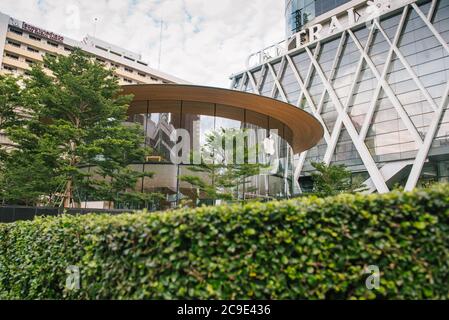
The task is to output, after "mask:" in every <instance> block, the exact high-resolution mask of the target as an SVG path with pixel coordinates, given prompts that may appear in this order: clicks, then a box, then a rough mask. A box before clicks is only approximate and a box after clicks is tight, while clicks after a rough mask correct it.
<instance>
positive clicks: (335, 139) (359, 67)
mask: <svg viewBox="0 0 449 320" xmlns="http://www.w3.org/2000/svg"><path fill="white" fill-rule="evenodd" d="M373 38H374V25H373V26H371V30H370V32H369V34H368V39H367V40H366V45H365V48H364V49H363V50H364V52H368V50H369V48H370V46H371V42H372V41H373ZM363 65H364V59H363V55H360V59H359V62H358V63H357V68H356V71H355V74H354V79H353V81H352V84H351V87H350V89H349V93H348V97H347V98H346V102H345V105H344V108H343V110H344V112H345V114H347V112H348V108H349V105H350V104H351V102H352V101H353V99H354V93H355V89H356V88H357V83H358V82H359V78H360V75H361V74H362V69H363ZM351 121H352V120H351ZM342 125H343V118H342V115H339V116H338V118H337V121H336V122H335V125H334V130H333V131H332V136H331V142H330V144H329V146H328V148H327V150H326V154H325V155H324V159H323V161H324V163H326V164H327V165H329V164H330V163H331V160H332V156H333V154H334V152H335V148H336V147H337V143H338V139H339V138H340V134H341V130H342Z"/></svg>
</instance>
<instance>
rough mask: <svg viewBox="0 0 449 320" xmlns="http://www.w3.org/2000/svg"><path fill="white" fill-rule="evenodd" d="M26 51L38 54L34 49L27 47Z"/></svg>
mask: <svg viewBox="0 0 449 320" xmlns="http://www.w3.org/2000/svg"><path fill="white" fill-rule="evenodd" d="M27 50H28V51H30V52H34V53H39V50H37V49H34V48H33V47H27Z"/></svg>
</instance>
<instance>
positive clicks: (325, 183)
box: [312, 162, 366, 197]
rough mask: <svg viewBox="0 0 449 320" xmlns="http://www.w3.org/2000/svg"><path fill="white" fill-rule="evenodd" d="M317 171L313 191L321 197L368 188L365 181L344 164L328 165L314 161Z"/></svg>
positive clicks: (314, 175) (313, 175) (314, 176)
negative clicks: (354, 175) (355, 176)
mask: <svg viewBox="0 0 449 320" xmlns="http://www.w3.org/2000/svg"><path fill="white" fill-rule="evenodd" d="M312 166H313V167H314V168H315V170H316V172H314V173H313V174H312V180H313V193H314V194H315V195H317V196H319V197H327V196H334V195H338V194H340V193H354V192H361V191H364V190H366V187H365V186H364V184H363V181H361V180H359V179H357V178H354V177H353V176H352V173H351V171H349V170H348V169H346V167H345V166H344V165H329V166H328V165H326V164H325V163H318V162H313V163H312Z"/></svg>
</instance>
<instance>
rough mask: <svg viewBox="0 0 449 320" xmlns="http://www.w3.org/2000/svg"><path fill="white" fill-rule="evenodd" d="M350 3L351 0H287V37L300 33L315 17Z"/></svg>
mask: <svg viewBox="0 0 449 320" xmlns="http://www.w3.org/2000/svg"><path fill="white" fill-rule="evenodd" d="M349 1H351V0H285V21H286V31H287V36H290V35H292V34H294V33H296V32H299V31H300V30H301V29H302V27H303V26H304V25H305V24H306V23H308V22H309V21H311V20H313V19H314V18H315V17H318V16H320V15H322V14H323V13H326V12H328V11H330V10H332V9H335V8H337V7H338V6H340V5H342V4H344V3H346V2H349Z"/></svg>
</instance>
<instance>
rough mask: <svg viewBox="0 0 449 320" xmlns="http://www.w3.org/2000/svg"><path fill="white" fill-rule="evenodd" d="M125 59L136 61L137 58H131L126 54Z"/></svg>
mask: <svg viewBox="0 0 449 320" xmlns="http://www.w3.org/2000/svg"><path fill="white" fill-rule="evenodd" d="M125 59H128V60H130V61H136V60H134V59H133V58H130V57H127V56H125Z"/></svg>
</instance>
